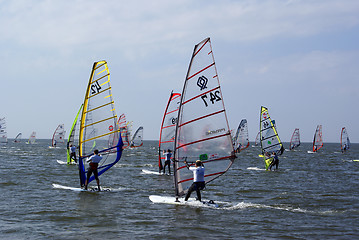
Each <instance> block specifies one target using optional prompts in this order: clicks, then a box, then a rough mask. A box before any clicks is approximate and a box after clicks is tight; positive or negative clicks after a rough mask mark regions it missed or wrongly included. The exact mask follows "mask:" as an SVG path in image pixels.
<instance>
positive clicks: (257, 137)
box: [254, 132, 261, 146]
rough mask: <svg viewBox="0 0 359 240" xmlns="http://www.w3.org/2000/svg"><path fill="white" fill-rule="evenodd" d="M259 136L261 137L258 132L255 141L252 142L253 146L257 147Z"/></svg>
mask: <svg viewBox="0 0 359 240" xmlns="http://www.w3.org/2000/svg"><path fill="white" fill-rule="evenodd" d="M260 135H261V132H258V133H257V136H256V139H255V140H254V146H258V145H259V144H260Z"/></svg>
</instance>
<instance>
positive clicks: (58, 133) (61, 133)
mask: <svg viewBox="0 0 359 240" xmlns="http://www.w3.org/2000/svg"><path fill="white" fill-rule="evenodd" d="M64 142H65V127H64V124H59V125H58V126H57V128H56V129H55V131H54V134H53V135H52V141H51V145H52V146H53V147H55V146H56V144H57V143H64Z"/></svg>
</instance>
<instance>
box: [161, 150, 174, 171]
mask: <svg viewBox="0 0 359 240" xmlns="http://www.w3.org/2000/svg"><path fill="white" fill-rule="evenodd" d="M163 155H164V156H165V165H164V166H163V174H166V166H168V172H169V174H170V175H171V157H172V152H171V150H170V149H168V150H167V152H165V150H163Z"/></svg>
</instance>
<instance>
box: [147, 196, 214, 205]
mask: <svg viewBox="0 0 359 240" xmlns="http://www.w3.org/2000/svg"><path fill="white" fill-rule="evenodd" d="M149 199H150V200H151V202H153V203H166V204H174V205H187V206H192V207H213V208H218V204H217V203H215V202H214V201H213V200H202V201H201V202H200V201H197V200H195V199H194V198H189V199H188V201H185V200H184V198H179V199H178V201H177V202H176V198H175V197H165V196H158V195H150V196H149Z"/></svg>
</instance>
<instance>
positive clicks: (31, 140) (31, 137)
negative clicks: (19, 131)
mask: <svg viewBox="0 0 359 240" xmlns="http://www.w3.org/2000/svg"><path fill="white" fill-rule="evenodd" d="M35 142H36V132H32V133H31V135H30V137H29V140H28V141H27V143H30V144H34V143H35Z"/></svg>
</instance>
